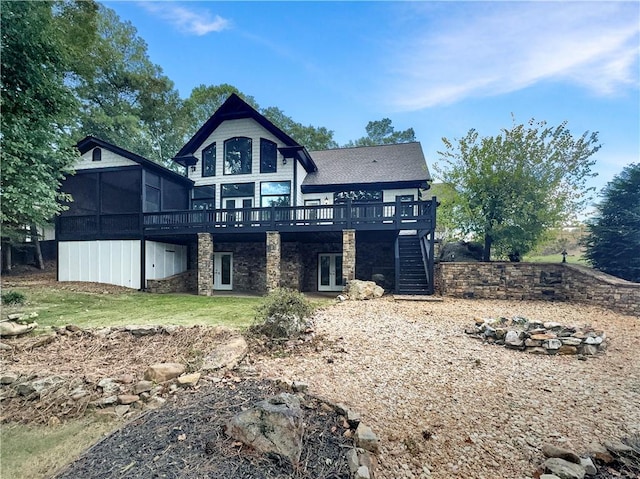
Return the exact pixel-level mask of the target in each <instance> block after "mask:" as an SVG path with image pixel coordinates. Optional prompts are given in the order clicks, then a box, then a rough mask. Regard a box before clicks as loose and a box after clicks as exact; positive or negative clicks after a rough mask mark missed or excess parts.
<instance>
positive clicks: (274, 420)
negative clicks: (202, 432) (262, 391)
mask: <svg viewBox="0 0 640 479" xmlns="http://www.w3.org/2000/svg"><path fill="white" fill-rule="evenodd" d="M226 431H227V434H228V435H229V436H231V437H232V438H234V439H236V440H237V441H241V442H243V443H244V444H247V445H248V446H251V447H253V448H254V449H256V450H257V451H260V452H263V453H269V452H271V453H276V454H280V455H281V456H284V457H286V458H288V459H289V460H290V461H291V463H292V464H294V465H295V464H298V463H299V462H300V455H301V454H302V435H303V433H304V425H303V413H302V409H301V408H300V400H299V399H298V398H297V397H296V396H294V395H292V394H288V393H281V394H278V395H277V396H274V397H272V398H270V399H266V400H264V401H260V402H259V403H258V404H256V405H255V406H254V407H253V408H250V409H247V410H246V411H242V412H240V413H239V414H237V415H236V416H234V417H233V418H231V420H230V421H229V422H228V423H227V428H226Z"/></svg>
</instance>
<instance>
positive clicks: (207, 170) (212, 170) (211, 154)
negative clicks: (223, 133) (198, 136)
mask: <svg viewBox="0 0 640 479" xmlns="http://www.w3.org/2000/svg"><path fill="white" fill-rule="evenodd" d="M202 176H216V144H215V143H212V144H211V145H209V146H207V147H206V148H205V149H204V150H202Z"/></svg>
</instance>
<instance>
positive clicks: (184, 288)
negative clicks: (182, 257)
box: [147, 270, 198, 293]
mask: <svg viewBox="0 0 640 479" xmlns="http://www.w3.org/2000/svg"><path fill="white" fill-rule="evenodd" d="M147 291H148V292H150V293H196V292H197V291H198V275H197V273H196V271H195V270H189V271H185V272H184V273H178V274H174V275H173V276H169V277H168V278H163V279H148V280H147Z"/></svg>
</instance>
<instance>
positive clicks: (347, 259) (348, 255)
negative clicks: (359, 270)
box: [342, 229, 356, 286]
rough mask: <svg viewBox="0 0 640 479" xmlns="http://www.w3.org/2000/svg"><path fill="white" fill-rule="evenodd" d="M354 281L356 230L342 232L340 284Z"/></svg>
mask: <svg viewBox="0 0 640 479" xmlns="http://www.w3.org/2000/svg"><path fill="white" fill-rule="evenodd" d="M354 279H356V230H352V229H349V230H342V284H343V285H344V286H346V285H347V283H348V282H349V281H351V280H354Z"/></svg>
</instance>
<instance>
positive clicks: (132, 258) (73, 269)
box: [58, 240, 187, 289]
mask: <svg viewBox="0 0 640 479" xmlns="http://www.w3.org/2000/svg"><path fill="white" fill-rule="evenodd" d="M141 254H142V251H141V242H140V240H101V241H60V242H59V243H58V280H59V281H82V282H94V283H106V284H115V285H118V286H124V287H126V288H132V289H140V288H141V283H140V274H141V270H140V267H141V261H140V257H141ZM186 270H187V247H186V246H183V245H173V244H167V243H159V242H157V241H146V242H145V276H146V279H162V278H166V277H169V276H173V275H174V274H178V273H182V272H184V271H186Z"/></svg>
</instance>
